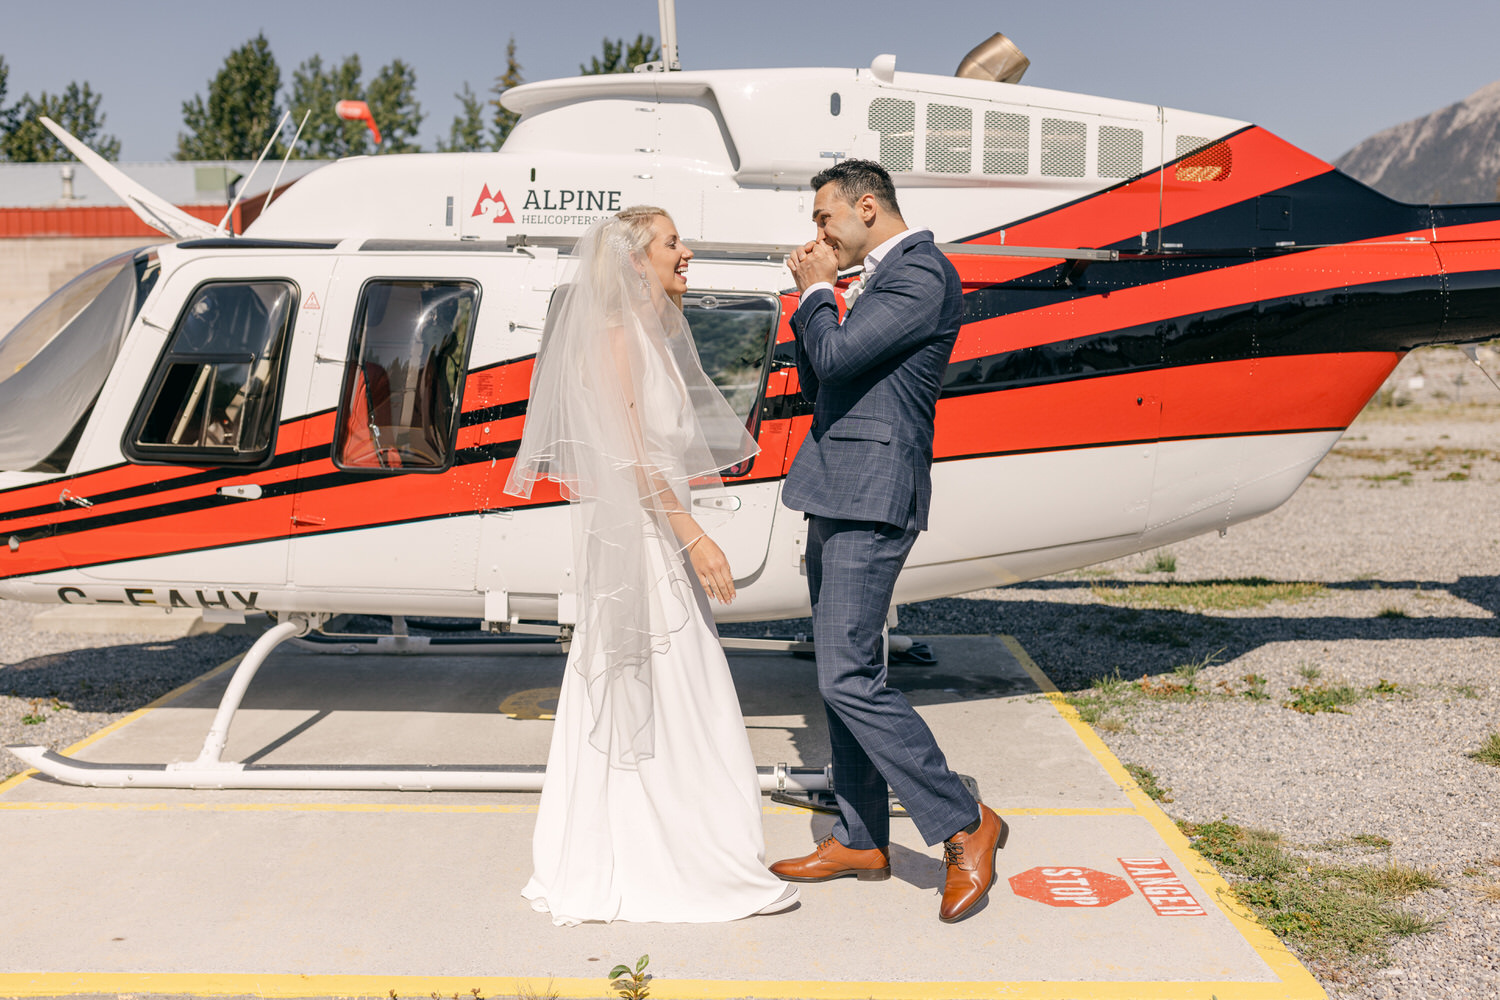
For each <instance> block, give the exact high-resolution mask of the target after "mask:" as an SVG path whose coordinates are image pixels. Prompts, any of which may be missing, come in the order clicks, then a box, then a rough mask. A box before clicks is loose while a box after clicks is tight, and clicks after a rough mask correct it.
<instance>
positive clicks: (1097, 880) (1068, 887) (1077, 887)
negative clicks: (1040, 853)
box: [1010, 868, 1130, 906]
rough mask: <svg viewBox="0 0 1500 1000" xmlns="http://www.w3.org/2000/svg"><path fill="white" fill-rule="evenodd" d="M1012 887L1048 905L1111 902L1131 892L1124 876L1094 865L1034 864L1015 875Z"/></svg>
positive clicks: (1101, 903)
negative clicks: (1060, 866)
mask: <svg viewBox="0 0 1500 1000" xmlns="http://www.w3.org/2000/svg"><path fill="white" fill-rule="evenodd" d="M1010 888H1011V891H1012V892H1014V893H1015V894H1016V895H1017V896H1024V897H1025V898H1027V899H1034V900H1036V901H1037V902H1038V903H1046V904H1047V905H1048V906H1108V905H1109V904H1111V903H1118V902H1119V901H1120V900H1122V899H1124V898H1125V897H1126V896H1128V895H1130V886H1129V885H1128V884H1126V882H1125V880H1124V879H1122V878H1121V877H1120V876H1118V875H1111V874H1109V873H1108V872H1101V871H1096V870H1095V869H1093V868H1031V869H1028V870H1027V871H1024V872H1022V873H1021V874H1019V875H1012V876H1011V877H1010Z"/></svg>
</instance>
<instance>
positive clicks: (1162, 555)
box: [1136, 551, 1177, 573]
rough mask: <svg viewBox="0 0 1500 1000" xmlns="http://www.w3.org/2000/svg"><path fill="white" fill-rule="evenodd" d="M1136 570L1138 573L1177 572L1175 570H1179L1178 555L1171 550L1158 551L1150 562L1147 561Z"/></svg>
mask: <svg viewBox="0 0 1500 1000" xmlns="http://www.w3.org/2000/svg"><path fill="white" fill-rule="evenodd" d="M1136 572H1137V573H1175V572H1177V556H1175V555H1174V554H1172V553H1171V552H1166V551H1163V552H1158V553H1156V554H1155V555H1154V556H1152V557H1151V561H1150V562H1148V563H1146V564H1145V565H1144V566H1142V567H1141V568H1140V569H1138V570H1136Z"/></svg>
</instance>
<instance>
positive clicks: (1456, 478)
mask: <svg viewBox="0 0 1500 1000" xmlns="http://www.w3.org/2000/svg"><path fill="white" fill-rule="evenodd" d="M1468 478H1469V474H1468V473H1467V472H1450V473H1448V474H1447V475H1446V476H1441V477H1439V478H1438V479H1437V480H1436V482H1439V483H1461V482H1464V481H1465V480H1467V479H1468Z"/></svg>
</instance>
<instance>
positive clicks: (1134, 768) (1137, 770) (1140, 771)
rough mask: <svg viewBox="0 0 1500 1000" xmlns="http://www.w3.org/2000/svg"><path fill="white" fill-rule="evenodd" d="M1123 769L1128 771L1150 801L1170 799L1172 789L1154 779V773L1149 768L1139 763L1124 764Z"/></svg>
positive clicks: (1166, 800) (1168, 800) (1167, 800)
mask: <svg viewBox="0 0 1500 1000" xmlns="http://www.w3.org/2000/svg"><path fill="white" fill-rule="evenodd" d="M1125 770H1126V771H1129V772H1130V776H1131V777H1132V778H1134V779H1135V783H1136V784H1137V785H1140V786H1141V791H1143V792H1145V793H1146V797H1147V798H1149V799H1150V800H1151V801H1153V802H1171V801H1172V796H1171V795H1170V794H1169V793H1170V792H1171V791H1172V789H1170V788H1166V787H1163V786H1162V784H1161V783H1160V782H1159V781H1157V780H1156V775H1154V774H1152V773H1151V770H1150V769H1149V768H1146V767H1142V766H1141V765H1140V764H1126V765H1125Z"/></svg>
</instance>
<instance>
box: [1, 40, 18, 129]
mask: <svg viewBox="0 0 1500 1000" xmlns="http://www.w3.org/2000/svg"><path fill="white" fill-rule="evenodd" d="M9 77H10V67H9V66H7V65H6V64H5V57H4V56H0V142H4V140H5V137H6V136H7V135H9V134H10V130H11V129H13V128H15V127H16V109H15V108H7V107H6V106H5V91H6V87H7V86H8V84H9Z"/></svg>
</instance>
